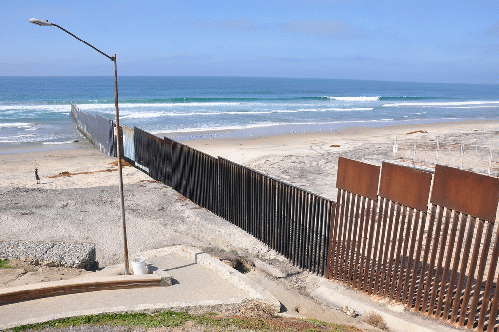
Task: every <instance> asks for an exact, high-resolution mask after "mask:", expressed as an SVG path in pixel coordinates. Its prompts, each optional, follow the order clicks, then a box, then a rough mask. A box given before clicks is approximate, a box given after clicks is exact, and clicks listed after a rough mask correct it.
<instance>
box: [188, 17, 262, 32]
mask: <svg viewBox="0 0 499 332" xmlns="http://www.w3.org/2000/svg"><path fill="white" fill-rule="evenodd" d="M195 25H196V27H198V28H202V29H211V30H219V31H258V30H261V29H262V27H261V26H259V25H257V24H255V23H254V22H252V21H250V20H247V19H242V20H226V21H216V20H202V21H197V22H196V23H195Z"/></svg>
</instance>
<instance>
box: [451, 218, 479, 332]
mask: <svg viewBox="0 0 499 332" xmlns="http://www.w3.org/2000/svg"><path fill="white" fill-rule="evenodd" d="M483 226H484V225H483V222H482V221H481V220H478V229H477V231H476V233H475V245H474V246H473V255H472V256H471V261H470V267H469V271H468V278H467V279H466V288H465V290H464V295H463V298H462V301H461V310H460V313H459V316H460V318H459V322H458V323H457V326H460V327H461V326H464V323H465V321H466V317H467V315H466V313H467V311H468V309H469V300H470V296H471V287H472V286H473V282H472V281H473V277H474V276H475V270H476V265H477V261H478V254H479V252H480V242H481V241H482V233H483ZM470 231H471V232H473V230H470ZM470 279H471V280H470Z"/></svg>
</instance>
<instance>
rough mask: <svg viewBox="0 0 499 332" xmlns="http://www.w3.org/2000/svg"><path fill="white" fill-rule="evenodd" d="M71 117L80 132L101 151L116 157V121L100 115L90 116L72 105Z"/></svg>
mask: <svg viewBox="0 0 499 332" xmlns="http://www.w3.org/2000/svg"><path fill="white" fill-rule="evenodd" d="M71 116H72V117H73V119H74V121H75V123H76V127H77V128H78V130H79V131H80V132H81V133H82V134H83V135H84V136H85V137H86V138H87V139H88V140H89V141H90V142H92V144H94V145H95V146H97V147H99V150H101V151H103V152H105V153H106V154H108V155H109V156H111V157H116V155H117V154H116V136H115V135H114V127H115V125H114V121H113V120H109V119H107V118H105V117H103V116H100V115H94V114H89V113H86V112H82V111H80V109H79V108H78V107H77V106H76V105H74V104H71Z"/></svg>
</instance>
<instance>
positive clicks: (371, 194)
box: [326, 157, 380, 290]
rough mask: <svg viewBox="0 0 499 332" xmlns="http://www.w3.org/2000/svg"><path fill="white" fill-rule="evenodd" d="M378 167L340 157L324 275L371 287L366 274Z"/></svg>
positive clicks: (357, 285)
mask: <svg viewBox="0 0 499 332" xmlns="http://www.w3.org/2000/svg"><path fill="white" fill-rule="evenodd" d="M379 171H380V167H379V166H374V165H369V164H365V163H362V162H358V161H354V160H349V159H346V158H342V157H340V158H339V160H338V178H337V188H338V198H337V203H336V204H335V205H336V206H334V207H333V209H332V211H331V212H332V216H333V217H334V218H332V224H331V226H330V243H329V250H328V253H327V254H328V257H327V262H328V264H327V268H326V276H327V277H328V278H331V279H336V280H339V281H342V282H344V283H346V284H347V285H352V286H354V285H355V286H356V287H359V288H361V289H365V290H367V289H369V288H370V287H371V284H370V283H369V282H368V280H367V279H366V278H365V277H366V276H367V275H368V274H369V271H371V272H372V271H374V269H373V266H372V259H371V258H370V255H371V254H372V250H371V249H372V248H373V241H372V237H373V234H374V227H375V220H374V218H373V217H374V215H373V213H372V211H373V209H376V199H377V192H378V181H379ZM368 242H369V243H370V244H369V245H367V243H368ZM356 262H358V263H356ZM359 263H360V264H359ZM359 267H361V268H360V269H359ZM358 278H360V280H357V279H358Z"/></svg>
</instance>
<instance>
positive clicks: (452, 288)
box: [443, 214, 468, 319]
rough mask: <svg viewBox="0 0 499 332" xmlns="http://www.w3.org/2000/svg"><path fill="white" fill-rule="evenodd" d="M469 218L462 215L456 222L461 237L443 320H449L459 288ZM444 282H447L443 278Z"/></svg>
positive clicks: (458, 242) (457, 245) (457, 246)
mask: <svg viewBox="0 0 499 332" xmlns="http://www.w3.org/2000/svg"><path fill="white" fill-rule="evenodd" d="M467 218H468V216H466V215H463V214H460V215H459V218H458V219H457V221H456V226H459V235H458V238H457V244H456V249H455V257H454V263H453V264H452V268H451V270H452V273H451V276H450V280H449V289H448V290H447V297H446V299H445V307H444V313H443V318H444V319H448V318H449V312H450V307H451V304H452V300H453V294H454V291H455V289H456V287H457V285H456V280H457V271H458V268H459V257H460V255H461V252H462V250H463V242H464V234H465V231H466V221H467V220H466V219H467ZM443 280H446V279H445V278H443Z"/></svg>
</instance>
